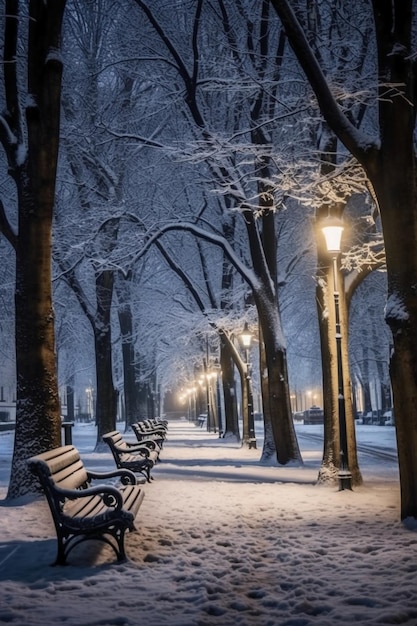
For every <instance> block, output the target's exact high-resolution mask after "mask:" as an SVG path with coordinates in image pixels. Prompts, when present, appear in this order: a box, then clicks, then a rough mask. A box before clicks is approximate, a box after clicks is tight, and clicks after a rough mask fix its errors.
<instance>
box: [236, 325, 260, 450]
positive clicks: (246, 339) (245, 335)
mask: <svg viewBox="0 0 417 626" xmlns="http://www.w3.org/2000/svg"><path fill="white" fill-rule="evenodd" d="M252 339H253V335H252V333H251V332H250V330H249V327H248V323H247V322H245V325H244V327H243V331H242V332H241V334H240V341H241V343H242V346H243V348H244V350H245V363H246V374H245V379H246V393H247V399H248V407H247V408H248V431H249V440H248V445H249V448H256V437H255V420H254V416H253V393H252V382H251V375H250V363H249V350H250V348H251V345H252Z"/></svg>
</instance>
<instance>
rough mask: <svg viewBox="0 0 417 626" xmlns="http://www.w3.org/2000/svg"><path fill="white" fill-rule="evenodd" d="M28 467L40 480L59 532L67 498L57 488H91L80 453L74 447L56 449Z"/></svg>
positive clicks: (39, 456) (35, 458)
mask: <svg viewBox="0 0 417 626" xmlns="http://www.w3.org/2000/svg"><path fill="white" fill-rule="evenodd" d="M28 465H29V469H30V471H31V472H33V473H34V474H36V475H37V477H38V478H39V482H40V484H41V486H42V489H43V492H44V494H45V496H46V499H47V500H48V503H49V507H50V509H51V513H52V517H53V519H54V523H55V527H56V529H57V531H58V529H59V527H60V524H61V513H62V509H63V506H64V503H65V500H66V497H65V495H63V494H62V493H60V492H59V490H57V489H56V487H60V488H62V489H83V488H85V487H88V486H89V479H88V474H87V471H86V470H85V468H84V465H83V462H82V461H81V459H80V455H79V452H78V450H77V449H76V448H74V446H62V447H60V448H54V449H53V450H49V451H48V452H43V453H42V454H38V455H37V456H33V457H31V458H30V459H28Z"/></svg>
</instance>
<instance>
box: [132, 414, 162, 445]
mask: <svg viewBox="0 0 417 626" xmlns="http://www.w3.org/2000/svg"><path fill="white" fill-rule="evenodd" d="M131 426H132V430H133V432H134V433H135V435H136V439H137V440H138V442H139V443H143V442H144V441H146V440H148V441H149V440H151V441H155V442H156V443H157V444H158V446H159V447H160V448H162V447H163V445H164V441H165V439H166V438H167V428H166V426H164V425H163V424H157V425H154V424H151V423H146V422H145V421H144V420H141V421H139V422H136V423H135V424H132V425H131Z"/></svg>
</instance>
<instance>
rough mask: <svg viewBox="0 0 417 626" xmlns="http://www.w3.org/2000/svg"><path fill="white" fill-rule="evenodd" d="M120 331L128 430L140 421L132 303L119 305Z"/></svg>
mask: <svg viewBox="0 0 417 626" xmlns="http://www.w3.org/2000/svg"><path fill="white" fill-rule="evenodd" d="M117 312H118V317H119V326H120V332H121V335H122V361H123V392H124V407H125V416H124V417H125V428H126V430H127V429H128V428H129V426H131V424H134V423H135V422H137V421H138V415H139V407H138V385H137V383H136V366H135V359H136V354H135V346H134V342H133V317H132V311H131V308H130V305H129V304H128V303H126V302H125V303H120V304H119V307H118V310H117Z"/></svg>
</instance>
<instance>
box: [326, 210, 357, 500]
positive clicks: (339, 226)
mask: <svg viewBox="0 0 417 626" xmlns="http://www.w3.org/2000/svg"><path fill="white" fill-rule="evenodd" d="M322 232H323V235H324V238H325V240H326V247H327V251H328V252H329V254H331V255H332V258H333V294H334V309H335V321H336V354H337V380H338V417H339V440H340V464H339V472H338V479H339V491H342V490H344V489H352V473H351V471H350V469H349V456H348V445H347V430H346V410H345V391H344V383H343V363H342V334H341V328H340V310H339V290H338V280H337V277H338V266H337V259H338V256H339V254H340V242H341V239H342V233H343V223H342V221H341V220H340V219H337V218H332V217H328V218H327V219H326V220H324V222H323V225H322Z"/></svg>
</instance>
